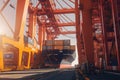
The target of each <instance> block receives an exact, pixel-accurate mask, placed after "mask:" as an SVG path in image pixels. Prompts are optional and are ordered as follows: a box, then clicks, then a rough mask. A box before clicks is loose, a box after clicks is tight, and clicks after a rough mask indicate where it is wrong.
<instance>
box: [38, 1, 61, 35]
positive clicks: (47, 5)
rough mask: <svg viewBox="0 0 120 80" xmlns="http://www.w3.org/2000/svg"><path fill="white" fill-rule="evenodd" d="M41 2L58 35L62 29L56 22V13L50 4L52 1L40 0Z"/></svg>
mask: <svg viewBox="0 0 120 80" xmlns="http://www.w3.org/2000/svg"><path fill="white" fill-rule="evenodd" d="M39 2H40V3H41V5H42V9H43V11H45V12H46V15H47V17H48V19H49V21H50V23H51V24H52V25H53V29H54V30H55V33H56V35H57V33H58V32H60V30H59V28H58V25H57V23H56V22H57V21H56V19H55V16H54V14H53V10H52V6H51V4H50V1H49V0H45V1H42V0H39Z"/></svg>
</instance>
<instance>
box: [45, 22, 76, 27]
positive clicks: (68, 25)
mask: <svg viewBox="0 0 120 80" xmlns="http://www.w3.org/2000/svg"><path fill="white" fill-rule="evenodd" d="M46 26H48V27H51V26H52V25H51V24H50V23H46ZM70 26H75V23H74V22H68V23H58V27H70Z"/></svg>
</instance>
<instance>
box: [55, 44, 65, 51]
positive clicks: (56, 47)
mask: <svg viewBox="0 0 120 80" xmlns="http://www.w3.org/2000/svg"><path fill="white" fill-rule="evenodd" d="M54 49H57V50H63V46H58V45H57V46H54Z"/></svg>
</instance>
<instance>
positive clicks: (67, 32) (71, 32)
mask: <svg viewBox="0 0 120 80" xmlns="http://www.w3.org/2000/svg"><path fill="white" fill-rule="evenodd" d="M48 33H49V32H48ZM50 34H52V35H53V34H54V33H52V32H50ZM58 34H63V35H65V34H76V31H63V32H58Z"/></svg>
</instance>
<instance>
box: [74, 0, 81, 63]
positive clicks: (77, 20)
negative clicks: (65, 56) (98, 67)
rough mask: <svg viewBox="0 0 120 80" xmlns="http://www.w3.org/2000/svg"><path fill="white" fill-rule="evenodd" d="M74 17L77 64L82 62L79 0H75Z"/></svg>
mask: <svg viewBox="0 0 120 80" xmlns="http://www.w3.org/2000/svg"><path fill="white" fill-rule="evenodd" d="M75 11H76V12H75V17H76V38H77V49H78V60H79V64H81V63H82V60H81V53H82V52H81V51H82V50H81V43H80V42H81V36H80V35H81V34H80V10H79V2H78V0H75Z"/></svg>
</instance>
